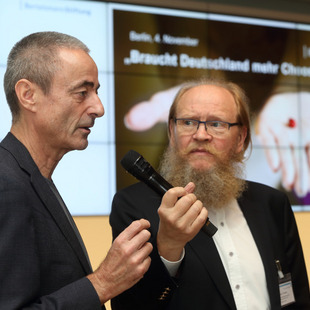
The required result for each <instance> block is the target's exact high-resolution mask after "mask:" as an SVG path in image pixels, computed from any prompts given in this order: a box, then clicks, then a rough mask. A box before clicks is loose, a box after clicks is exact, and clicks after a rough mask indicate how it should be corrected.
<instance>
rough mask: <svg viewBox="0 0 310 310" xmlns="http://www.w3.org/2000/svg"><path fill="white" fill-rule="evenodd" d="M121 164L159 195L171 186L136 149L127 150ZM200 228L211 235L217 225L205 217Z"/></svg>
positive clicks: (215, 230)
mask: <svg viewBox="0 0 310 310" xmlns="http://www.w3.org/2000/svg"><path fill="white" fill-rule="evenodd" d="M121 165H122V166H123V167H124V168H125V170H127V171H128V172H129V173H130V174H131V175H133V176H134V177H135V178H136V179H138V180H140V181H142V182H144V183H145V184H146V185H148V186H149V187H150V188H152V189H153V190H154V191H155V192H157V193H158V194H159V195H161V196H163V195H164V194H165V193H166V192H167V191H168V189H170V188H172V187H173V186H172V185H171V184H170V183H168V182H167V181H166V180H165V179H164V178H163V177H162V176H161V175H160V174H159V173H157V172H156V171H155V170H154V168H153V167H152V166H151V165H150V163H148V162H147V161H146V160H145V159H144V158H143V156H142V155H140V154H139V153H138V152H136V151H133V150H130V151H128V152H127V154H126V155H125V156H124V157H123V159H122V160H121ZM201 230H202V231H204V232H205V233H206V234H207V235H208V236H209V237H212V236H213V235H214V234H215V233H216V232H217V227H216V226H214V225H213V224H212V223H211V222H210V220H209V218H207V221H206V223H205V225H204V226H203V227H202V228H201Z"/></svg>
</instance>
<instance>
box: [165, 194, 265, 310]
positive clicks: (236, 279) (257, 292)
mask: <svg viewBox="0 0 310 310" xmlns="http://www.w3.org/2000/svg"><path fill="white" fill-rule="evenodd" d="M209 218H210V220H211V222H212V223H213V224H214V225H215V226H217V227H218V231H217V232H216V234H215V235H214V236H213V240H214V242H215V245H216V248H217V250H218V252H219V255H220V257H221V260H222V263H223V265H224V268H225V271H226V274H227V277H228V279H229V283H230V286H231V290H232V292H233V296H234V300H235V303H236V306H237V309H238V310H267V309H270V300H269V294H268V291H267V283H266V277H265V271H264V266H263V263H262V260H261V257H260V254H259V252H258V249H257V247H256V244H255V241H254V239H253V236H252V234H251V231H250V229H249V226H248V224H247V222H246V220H245V218H244V216H243V213H242V211H241V209H240V207H239V205H238V203H237V201H236V200H234V201H232V202H231V203H230V204H229V205H227V206H226V207H224V208H222V209H216V210H209ZM162 261H163V262H164V264H165V266H166V267H167V269H168V271H169V272H170V275H171V276H174V275H175V274H176V270H177V268H178V267H179V265H180V264H181V261H182V258H181V260H180V261H178V262H169V261H167V260H165V259H164V258H162Z"/></svg>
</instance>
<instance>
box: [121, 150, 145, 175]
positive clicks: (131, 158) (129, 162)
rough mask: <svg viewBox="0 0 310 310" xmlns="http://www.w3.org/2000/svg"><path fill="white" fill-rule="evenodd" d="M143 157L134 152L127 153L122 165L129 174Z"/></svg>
mask: <svg viewBox="0 0 310 310" xmlns="http://www.w3.org/2000/svg"><path fill="white" fill-rule="evenodd" d="M140 157H142V155H140V154H139V153H138V152H136V151H134V150H130V151H128V152H127V153H126V155H125V156H124V157H123V158H122V160H121V164H122V166H123V167H124V168H125V170H127V171H128V172H129V170H131V169H132V167H133V166H134V165H135V163H136V162H137V160H138V159H139V158H140Z"/></svg>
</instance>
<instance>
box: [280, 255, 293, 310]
mask: <svg viewBox="0 0 310 310" xmlns="http://www.w3.org/2000/svg"><path fill="white" fill-rule="evenodd" d="M276 265H277V269H278V276H279V290H280V298H281V308H283V307H285V306H288V305H290V304H293V303H294V302H295V296H294V292H293V284H292V278H291V274H290V273H287V274H283V272H282V268H281V265H280V261H278V260H277V261H276Z"/></svg>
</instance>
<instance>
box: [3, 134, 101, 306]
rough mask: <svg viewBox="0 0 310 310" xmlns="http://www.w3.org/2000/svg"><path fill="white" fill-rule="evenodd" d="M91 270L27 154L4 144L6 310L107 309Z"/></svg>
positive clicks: (11, 141) (11, 142)
mask: <svg viewBox="0 0 310 310" xmlns="http://www.w3.org/2000/svg"><path fill="white" fill-rule="evenodd" d="M89 273H91V267H90V265H89V263H88V261H87V258H86V256H85V254H84V252H83V249H82V247H81V245H80V243H79V240H78V238H77V236H76V234H75V232H74V230H73V229H72V226H71V225H70V223H69V221H68V219H67V217H66V215H65V213H64V211H63V209H62V207H61V206H60V204H59V202H58V200H57V198H56V197H55V195H54V194H53V192H52V191H51V189H50V187H49V185H48V183H47V181H46V180H45V178H44V177H43V176H42V175H41V173H40V171H39V169H38V167H37V166H36V164H35V163H34V161H33V160H32V158H31V156H30V154H29V152H28V151H27V149H26V148H25V147H24V146H23V145H22V144H21V143H20V142H19V141H18V140H17V139H16V138H15V137H14V136H13V135H12V134H11V133H9V134H8V135H7V136H6V137H5V139H4V140H3V141H2V142H1V144H0V279H1V280H0V281H1V284H0V309H5V310H10V309H66V310H68V309H75V310H76V309H81V310H82V309H83V310H85V309H101V307H100V302H99V298H98V295H97V293H96V291H95V290H94V287H93V286H92V284H91V283H90V281H89V280H88V279H87V278H85V276H86V275H87V274H89Z"/></svg>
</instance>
